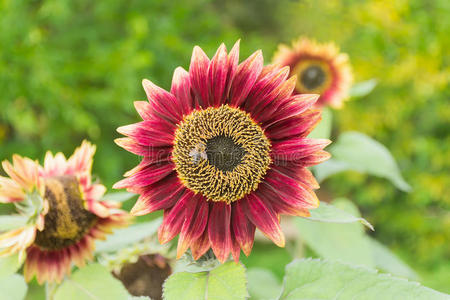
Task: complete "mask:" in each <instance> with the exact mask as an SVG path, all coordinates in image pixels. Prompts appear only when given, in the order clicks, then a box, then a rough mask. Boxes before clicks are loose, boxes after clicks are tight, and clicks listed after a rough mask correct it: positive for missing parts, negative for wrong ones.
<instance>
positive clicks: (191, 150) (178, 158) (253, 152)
mask: <svg viewBox="0 0 450 300" xmlns="http://www.w3.org/2000/svg"><path fill="white" fill-rule="evenodd" d="M270 149H271V145H270V142H269V140H268V139H267V137H266V136H265V134H264V132H263V130H262V129H261V127H260V126H259V125H258V124H256V123H255V122H254V121H253V120H252V119H251V117H250V116H249V115H248V114H247V113H245V112H243V111H242V110H240V109H237V108H232V107H229V106H228V105H223V106H221V107H218V108H214V107H210V108H207V109H204V110H196V111H194V112H192V113H191V114H189V115H187V116H186V117H185V118H184V120H183V121H182V122H181V123H180V124H179V125H178V128H177V131H176V132H175V141H174V149H173V153H172V154H173V155H172V159H173V161H174V163H175V167H176V170H177V173H178V177H179V178H180V180H181V181H182V182H183V184H184V185H185V186H186V187H187V188H188V189H190V190H192V191H194V192H195V193H201V194H202V195H204V196H205V197H206V198H208V199H209V200H212V201H225V202H227V203H231V202H233V201H236V200H239V199H241V198H242V197H244V196H245V195H247V194H249V193H251V192H252V191H254V190H256V189H257V188H258V185H259V183H260V182H261V180H262V179H263V178H264V175H265V174H266V172H267V170H268V169H269V165H270V163H271V159H270Z"/></svg>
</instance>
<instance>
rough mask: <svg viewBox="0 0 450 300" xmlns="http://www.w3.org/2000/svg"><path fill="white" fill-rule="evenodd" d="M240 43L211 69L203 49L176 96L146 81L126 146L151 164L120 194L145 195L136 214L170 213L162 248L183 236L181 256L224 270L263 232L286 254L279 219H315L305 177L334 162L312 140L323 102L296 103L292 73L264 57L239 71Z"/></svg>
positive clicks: (176, 79) (175, 83)
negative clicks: (212, 258)
mask: <svg viewBox="0 0 450 300" xmlns="http://www.w3.org/2000/svg"><path fill="white" fill-rule="evenodd" d="M238 61H239V43H236V45H235V46H234V47H233V49H232V50H231V51H230V53H229V54H227V50H226V47H225V46H224V45H223V44H222V45H221V46H220V47H219V49H218V50H217V52H216V54H215V55H214V57H213V58H212V59H211V60H210V59H209V58H208V57H207V56H206V54H205V53H204V52H203V51H202V50H201V49H200V48H199V47H195V48H194V51H193V54H192V59H191V65H190V68H189V72H187V71H185V70H184V69H182V68H180V67H179V68H177V69H176V70H175V72H174V76H173V80H172V87H171V91H170V92H167V91H165V90H163V89H161V88H159V87H157V86H156V85H154V84H153V83H151V82H150V81H148V80H144V81H143V86H144V89H145V91H146V93H147V97H148V99H149V102H145V101H137V102H135V106H136V109H137V111H138V113H139V114H140V116H141V117H142V118H143V120H144V121H143V122H140V123H136V124H132V125H128V126H123V127H120V128H119V129H118V131H119V132H120V133H122V134H124V135H126V136H128V137H126V138H120V139H117V140H116V142H117V144H118V145H120V146H122V147H123V148H125V149H126V150H128V151H130V152H132V153H135V154H137V155H139V156H143V159H142V162H141V163H140V164H139V165H138V166H137V167H135V168H134V169H132V170H130V171H129V172H127V173H126V174H125V176H126V177H128V178H125V179H123V180H121V181H119V182H118V183H116V184H115V186H114V187H115V188H127V189H128V190H129V191H131V192H135V193H138V194H140V197H139V199H138V202H137V203H136V204H135V206H134V208H133V210H132V213H133V214H134V215H144V214H147V213H150V212H153V211H156V210H161V209H163V210H164V220H163V223H162V225H161V226H160V228H159V232H158V236H159V240H160V242H161V243H166V242H168V241H170V240H171V239H173V238H174V237H175V236H176V235H177V234H180V237H179V240H178V249H177V250H178V251H177V256H178V257H180V256H181V255H182V254H183V253H184V252H185V251H186V250H187V249H188V248H189V247H190V249H191V251H192V254H193V257H194V259H198V258H199V257H201V256H202V255H203V254H204V253H205V252H206V251H207V250H208V249H210V248H212V250H213V251H214V253H215V255H216V257H217V258H218V259H219V260H220V261H221V262H224V261H225V260H226V259H227V258H228V256H229V254H230V252H231V253H232V255H233V257H234V259H235V260H236V261H238V260H239V255H240V249H241V248H242V250H243V252H244V253H245V254H246V255H249V254H250V251H251V248H252V246H253V240H254V233H255V227H257V228H258V229H260V230H261V231H262V232H263V233H264V234H265V235H266V236H267V237H269V238H270V239H271V240H272V241H273V242H274V243H275V244H277V245H278V246H280V247H283V246H284V243H285V240H284V236H283V233H282V231H281V228H280V224H279V215H280V214H289V215H298V216H308V215H309V211H308V209H310V208H315V207H317V206H318V204H319V201H318V199H317V197H316V195H315V193H314V191H313V189H317V188H318V187H319V185H318V184H317V182H316V180H315V179H314V177H313V175H312V174H311V172H310V171H309V170H308V169H307V168H306V167H309V166H312V165H315V164H318V163H320V162H322V161H324V160H326V159H327V158H328V157H329V154H328V153H327V152H325V151H323V150H322V149H323V148H324V147H325V146H326V145H328V144H329V142H330V141H328V140H314V139H308V138H306V136H307V135H308V134H309V132H310V131H311V130H312V129H313V127H314V126H315V125H316V124H317V123H318V122H319V120H320V111H318V110H312V109H310V108H311V106H312V105H313V104H314V103H315V102H316V100H317V98H318V96H317V95H292V92H293V90H294V88H295V84H296V79H295V77H293V78H291V79H287V78H288V75H289V68H288V67H284V68H278V67H276V66H267V67H263V56H262V53H261V51H257V52H255V53H254V54H252V55H251V56H250V57H249V58H247V59H246V60H245V61H243V62H242V63H241V64H238Z"/></svg>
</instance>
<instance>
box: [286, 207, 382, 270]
mask: <svg viewBox="0 0 450 300" xmlns="http://www.w3.org/2000/svg"><path fill="white" fill-rule="evenodd" d="M333 204H334V205H329V204H328V205H327V204H325V203H321V204H320V206H319V208H317V209H315V210H312V211H311V217H310V218H296V219H295V222H296V224H297V226H298V228H299V232H300V237H301V238H302V239H303V240H304V241H305V243H306V244H307V245H308V246H309V247H310V248H311V249H312V250H313V251H314V252H316V253H317V254H318V255H320V256H321V257H323V258H327V259H336V260H337V259H340V260H342V261H344V262H348V263H352V264H358V265H363V266H367V267H375V262H374V259H373V256H372V252H371V249H370V244H369V242H368V241H367V240H366V239H365V237H366V236H365V232H364V227H363V226H362V224H360V223H364V224H365V225H366V226H370V228H372V227H371V225H370V224H369V223H368V222H367V221H365V220H364V219H362V218H360V217H359V211H358V208H357V207H356V206H355V205H354V204H353V203H352V202H350V201H349V200H347V199H343V198H341V199H337V200H335V201H333ZM320 207H322V208H320ZM319 209H320V210H321V211H319V212H315V211H317V210H319ZM314 219H315V220H316V221H321V222H311V220H314ZM362 220H364V221H362ZM336 223H338V224H336ZM339 223H340V224H339ZM367 224H369V225H367Z"/></svg>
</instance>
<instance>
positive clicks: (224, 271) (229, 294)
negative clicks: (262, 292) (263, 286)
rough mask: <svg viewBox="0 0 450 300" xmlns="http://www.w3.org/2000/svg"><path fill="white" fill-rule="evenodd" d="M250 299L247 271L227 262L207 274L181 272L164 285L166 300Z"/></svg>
mask: <svg viewBox="0 0 450 300" xmlns="http://www.w3.org/2000/svg"><path fill="white" fill-rule="evenodd" d="M246 297H248V293H247V289H246V278H245V269H244V267H243V266H242V265H241V264H236V263H235V262H227V263H225V264H223V265H220V266H219V267H217V268H215V269H213V270H211V271H206V272H197V273H189V272H179V273H175V274H173V275H172V276H170V277H169V278H168V279H167V280H166V282H165V283H164V299H165V300H179V299H183V300H201V299H208V300H219V299H227V300H240V299H246Z"/></svg>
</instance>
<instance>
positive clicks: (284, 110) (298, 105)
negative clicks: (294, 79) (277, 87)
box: [262, 94, 319, 129]
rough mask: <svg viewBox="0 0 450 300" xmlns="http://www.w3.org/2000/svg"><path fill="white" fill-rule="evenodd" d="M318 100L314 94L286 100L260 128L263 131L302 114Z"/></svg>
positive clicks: (296, 96)
mask: <svg viewBox="0 0 450 300" xmlns="http://www.w3.org/2000/svg"><path fill="white" fill-rule="evenodd" d="M318 98H319V95H315V94H312V95H309V94H303V95H295V96H292V97H291V98H287V99H286V100H285V102H284V103H283V104H282V105H280V106H279V108H278V109H277V110H276V111H275V112H274V114H273V115H272V116H271V117H270V118H269V119H268V120H267V121H265V122H264V123H263V124H262V125H263V126H262V127H263V128H264V129H265V128H267V127H269V126H271V125H273V124H275V123H277V122H280V121H282V120H285V119H288V118H290V117H293V116H297V115H300V114H302V113H303V112H305V111H306V110H307V109H308V108H310V107H311V106H312V105H313V104H314V103H315V102H316V101H317V99H318Z"/></svg>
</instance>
